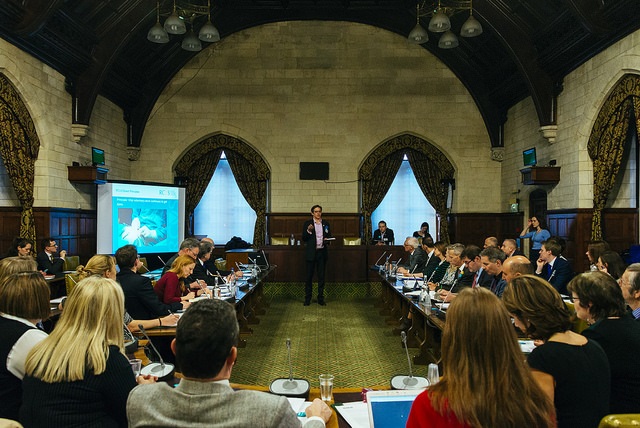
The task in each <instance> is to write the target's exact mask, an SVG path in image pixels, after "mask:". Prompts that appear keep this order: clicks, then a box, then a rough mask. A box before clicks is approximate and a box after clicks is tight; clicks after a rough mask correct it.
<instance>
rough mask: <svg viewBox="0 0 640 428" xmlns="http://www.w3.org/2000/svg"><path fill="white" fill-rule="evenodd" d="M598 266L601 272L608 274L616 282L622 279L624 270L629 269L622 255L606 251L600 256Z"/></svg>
mask: <svg viewBox="0 0 640 428" xmlns="http://www.w3.org/2000/svg"><path fill="white" fill-rule="evenodd" d="M596 266H597V267H598V270H599V271H601V272H605V273H608V274H609V275H611V276H612V277H613V279H615V280H616V281H617V280H619V279H620V278H621V277H622V274H623V273H624V270H625V269H626V268H627V265H625V264H624V261H623V260H622V257H620V254H618V253H616V252H615V251H604V252H603V253H602V254H600V256H599V257H598V263H597V264H596Z"/></svg>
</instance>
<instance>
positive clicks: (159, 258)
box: [157, 256, 166, 266]
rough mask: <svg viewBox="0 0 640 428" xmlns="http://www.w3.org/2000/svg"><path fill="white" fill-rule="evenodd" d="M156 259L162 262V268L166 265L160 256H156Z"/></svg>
mask: <svg viewBox="0 0 640 428" xmlns="http://www.w3.org/2000/svg"><path fill="white" fill-rule="evenodd" d="M157 257H158V260H160V261H161V262H162V265H163V266H164V265H166V263H165V262H164V260H162V257H160V256H157Z"/></svg>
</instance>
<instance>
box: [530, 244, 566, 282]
mask: <svg viewBox="0 0 640 428" xmlns="http://www.w3.org/2000/svg"><path fill="white" fill-rule="evenodd" d="M561 250H562V247H561V246H560V244H559V243H558V241H556V240H554V239H547V240H546V241H544V242H543V243H542V246H541V248H540V256H539V258H538V260H537V261H536V275H538V276H540V277H542V278H544V279H546V280H547V281H548V282H549V284H551V285H553V287H554V288H555V289H556V290H558V292H559V293H560V294H567V284H568V283H569V281H571V278H573V271H572V270H571V266H570V265H569V262H568V261H567V259H565V258H564V257H561V256H560V251H561Z"/></svg>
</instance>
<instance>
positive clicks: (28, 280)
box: [0, 259, 51, 420]
mask: <svg viewBox="0 0 640 428" xmlns="http://www.w3.org/2000/svg"><path fill="white" fill-rule="evenodd" d="M5 260H7V259H5ZM30 262H31V264H32V265H33V269H32V271H31V272H21V273H13V274H10V275H7V276H6V277H5V278H4V279H2V280H0V361H1V362H2V365H1V366H0V418H6V419H13V420H17V419H18V413H19V410H20V404H21V403H22V378H23V377H24V363H25V360H26V358H27V354H28V353H29V351H30V350H31V348H33V347H34V345H36V344H37V343H39V342H40V341H42V340H44V339H45V338H46V337H47V334H46V333H45V332H44V331H42V330H40V329H38V328H37V327H36V324H38V323H39V322H40V321H42V320H43V319H47V318H49V313H50V311H51V309H50V308H49V296H50V294H51V293H50V291H49V284H47V282H46V281H45V280H44V278H43V276H42V274H41V273H40V272H37V271H36V267H37V265H36V262H35V260H33V259H32V260H30Z"/></svg>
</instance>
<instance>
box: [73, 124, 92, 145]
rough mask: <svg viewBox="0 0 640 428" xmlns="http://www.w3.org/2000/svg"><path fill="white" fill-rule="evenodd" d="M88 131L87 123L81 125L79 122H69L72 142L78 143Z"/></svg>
mask: <svg viewBox="0 0 640 428" xmlns="http://www.w3.org/2000/svg"><path fill="white" fill-rule="evenodd" d="M88 133H89V125H83V124H81V123H72V124H71V136H72V137H73V142H74V143H77V144H80V141H81V140H82V139H83V138H84V137H86V136H87V134H88Z"/></svg>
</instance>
